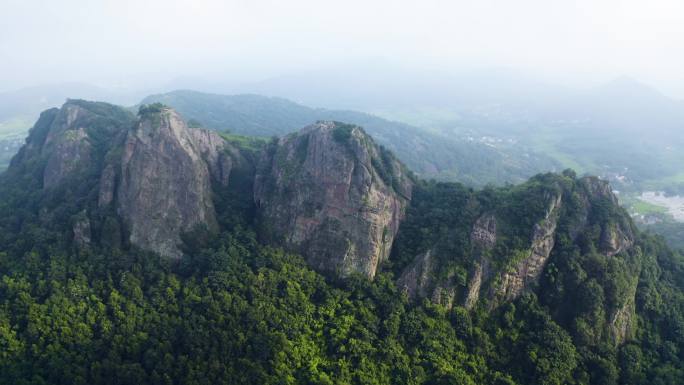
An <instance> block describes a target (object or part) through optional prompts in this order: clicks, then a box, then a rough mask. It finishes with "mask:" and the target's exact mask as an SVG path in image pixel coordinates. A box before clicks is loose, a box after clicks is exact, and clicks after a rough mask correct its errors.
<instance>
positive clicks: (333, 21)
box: [0, 0, 684, 98]
mask: <svg viewBox="0 0 684 385" xmlns="http://www.w3.org/2000/svg"><path fill="white" fill-rule="evenodd" d="M364 63H376V64H377V63H386V64H387V65H390V66H400V67H407V68H417V69H440V70H447V71H449V70H457V69H462V68H478V67H512V68H515V69H520V70H523V71H526V72H532V73H535V74H538V75H539V76H541V77H544V78H547V79H553V80H557V81H562V82H566V83H567V82H573V81H578V82H591V81H603V80H607V79H609V78H611V77H614V76H619V75H630V76H633V77H635V78H638V79H640V80H642V81H645V82H647V83H650V84H653V85H656V86H658V87H659V88H660V89H661V90H663V91H665V92H666V93H668V94H670V95H676V96H677V97H680V98H684V72H683V69H684V1H681V0H648V1H644V0H574V1H572V0H571V1H568V0H563V1H555V0H516V1H512V0H498V1H497V0H473V1H457V0H456V1H453V0H452V1H436V0H420V1H401V0H378V1H373V0H362V1H359V0H344V1H326V0H283V1H273V0H271V1H262V0H240V1H238V0H232V1H231V0H225V1H218V0H59V1H56V0H42V1H41V0H0V90H7V89H12V88H19V87H24V86H28V85H35V84H40V83H46V82H49V83H56V82H63V81H79V82H90V83H95V84H100V85H106V86H113V85H122V86H128V87H130V86H133V85H136V84H137V85H141V86H144V85H142V84H143V83H145V82H146V81H149V82H150V83H155V82H156V83H163V82H165V81H168V80H171V79H173V78H176V77H184V76H200V77H205V78H212V77H217V78H219V77H221V78H226V79H229V80H241V79H244V80H257V79H259V78H263V77H269V76H276V75H279V74H282V73H285V72H288V71H299V70H308V69H320V68H326V67H331V66H334V67H340V66H345V65H354V66H363V65H364Z"/></svg>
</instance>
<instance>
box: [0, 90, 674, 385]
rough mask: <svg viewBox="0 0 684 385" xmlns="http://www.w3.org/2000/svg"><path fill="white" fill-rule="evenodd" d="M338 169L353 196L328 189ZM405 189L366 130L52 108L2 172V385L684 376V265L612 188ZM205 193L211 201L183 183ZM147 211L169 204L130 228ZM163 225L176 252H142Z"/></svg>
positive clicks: (545, 181) (557, 180) (80, 106)
mask: <svg viewBox="0 0 684 385" xmlns="http://www.w3.org/2000/svg"><path fill="white" fill-rule="evenodd" d="M338 130H339V131H338ZM336 132H337V134H336ZM322 149H325V151H323V150H322ZM73 154H75V155H77V156H69V155H73ZM222 156H223V158H222ZM179 158H182V161H179ZM50 159H52V160H55V159H56V160H59V162H57V163H55V162H50V161H49V160H50ZM133 159H136V160H135V162H133ZM222 159H223V161H221V160H222ZM136 162H137V163H136ZM134 163H135V164H138V166H135V167H133V165H134ZM55 164H56V165H58V166H59V167H55V166H54V165H55ZM335 164H337V165H338V169H336V170H335V171H336V172H337V174H335V175H337V177H336V178H335V179H336V180H328V179H326V178H315V177H314V176H315V175H316V173H317V172H319V171H321V170H323V171H325V170H326V167H328V166H329V167H333V166H334V165H335ZM126 165H128V166H126ZM169 165H171V166H173V165H177V166H178V167H176V168H173V167H171V166H169ZM228 165H230V167H228ZM219 166H220V167H219ZM167 167H171V171H168V170H167ZM108 169H113V170H114V172H113V174H112V173H110V171H107V170H108ZM150 169H154V170H159V173H158V175H157V174H154V173H152V174H149V172H148V171H149V170H150ZM173 170H177V172H176V174H178V175H175V174H174V173H173ZM402 172H404V166H402V165H401V164H400V163H398V162H397V161H396V159H394V157H393V156H392V155H391V153H389V152H387V150H383V149H382V148H381V147H379V146H378V145H377V144H375V142H374V141H373V140H372V139H371V138H370V137H369V136H367V134H366V133H365V132H364V131H363V130H361V129H360V128H358V127H355V126H353V125H344V124H340V123H334V122H321V123H318V124H314V125H313V126H309V127H307V128H306V129H304V130H302V131H301V132H298V133H295V134H292V135H289V136H287V137H285V138H282V139H280V140H277V141H271V142H266V141H259V140H247V139H246V138H244V137H239V138H238V137H235V136H232V137H231V136H224V137H223V138H219V137H218V136H217V135H215V134H214V133H211V132H208V131H203V130H196V129H194V128H192V127H188V125H186V124H184V123H183V121H182V118H181V117H180V116H179V115H178V114H176V113H175V112H174V111H173V110H171V109H169V108H167V107H164V106H160V105H152V106H145V107H143V108H141V110H140V113H139V115H138V117H133V116H131V115H130V114H128V113H127V112H126V111H125V110H123V109H121V108H118V107H116V106H111V105H105V104H99V103H90V102H84V101H71V102H69V103H67V104H66V105H65V106H64V107H63V108H62V109H60V110H49V111H47V112H45V113H44V114H43V115H42V117H41V119H40V120H39V121H38V122H37V123H36V125H35V127H34V128H33V129H32V131H31V136H30V138H29V140H28V142H27V145H26V146H25V147H24V148H23V149H22V151H21V152H20V155H18V156H17V157H16V158H15V159H14V161H13V162H12V165H11V166H10V168H9V170H8V171H7V172H6V173H3V174H1V175H0V198H1V199H0V383H7V384H44V383H57V384H73V383H83V384H131V383H135V384H146V383H150V384H210V383H211V384H216V383H226V384H242V383H243V384H251V383H263V384H282V383H288V384H290V383H291V384H454V383H455V384H679V383H682V381H684V365H683V362H684V334H682V333H681V331H682V327H683V326H682V325H684V264H683V261H682V257H681V255H679V254H677V253H675V252H673V251H672V250H670V249H669V248H668V247H667V246H665V245H664V243H663V241H662V240H660V239H657V238H654V237H651V236H649V235H645V234H642V233H640V232H639V231H637V230H635V229H634V226H633V224H632V222H631V219H630V218H629V216H628V215H627V214H626V212H625V211H624V210H623V209H621V208H620V207H619V206H618V205H617V201H616V200H615V197H614V195H613V193H612V191H611V189H610V186H609V185H608V184H607V183H605V182H603V181H600V180H598V179H596V178H577V177H576V176H575V175H574V173H573V172H571V171H567V172H564V173H563V174H561V175H557V174H544V175H538V176H536V177H534V178H532V179H531V180H529V181H528V182H525V183H523V184H520V185H516V186H507V187H500V188H487V189H484V190H474V189H472V188H468V187H465V186H463V185H461V184H457V183H439V182H426V181H421V180H419V179H415V178H410V179H411V180H410V184H411V185H412V189H411V190H406V188H407V187H408V186H407V184H408V183H409V180H407V179H404V177H402V174H401V173H402ZM196 177H201V181H202V183H201V184H198V185H202V186H207V188H208V189H204V188H203V189H202V190H201V191H200V192H201V193H197V194H195V193H193V192H192V191H185V190H184V188H187V186H186V187H182V186H177V185H175V183H185V182H186V181H188V180H189V181H193V180H195V178H196ZM140 178H144V179H145V181H144V183H143V181H141V180H139V179H140ZM256 178H261V181H259V182H258V183H255V182H256V180H255V179H256ZM264 178H266V179H267V180H264ZM270 178H274V179H272V180H270V181H269V180H268V179H270ZM394 179H396V180H397V181H396V183H395V182H394ZM132 183H133V184H132ZM135 183H137V184H138V185H140V184H144V186H140V187H141V188H140V189H137V188H133V187H132V186H133V185H135ZM260 185H270V186H271V187H273V188H274V189H273V190H272V191H276V193H269V194H259V193H256V194H255V191H254V188H255V186H260ZM288 186H289V187H295V186H297V187H300V188H297V189H290V190H288ZM143 187H144V188H143ZM303 188H305V190H304V192H306V193H307V194H309V196H313V197H316V199H314V200H311V199H302V198H305V197H306V196H298V195H297V194H301V193H302V189H303ZM112 189H113V190H112ZM110 191H115V192H117V193H114V194H109V193H108V192H110ZM119 191H124V192H131V193H119ZM408 191H411V192H410V194H408ZM103 192H104V194H103ZM395 194H398V195H401V196H402V198H401V199H399V198H397V197H396V196H395ZM179 196H180V197H181V198H183V197H185V199H181V198H178V197H179ZM110 197H111V198H112V200H111V201H110V200H109V199H108V198H110ZM127 197H128V198H127ZM255 197H256V198H258V199H255ZM388 197H389V198H388ZM141 199H143V200H145V202H148V203H149V202H158V204H144V205H137V206H135V207H139V209H138V211H139V212H137V213H135V216H131V215H132V214H131V213H130V212H129V211H127V208H126V207H125V205H126V204H128V203H131V202H138V203H139V200H141ZM393 199H394V200H397V199H398V200H399V201H400V202H401V205H392V204H390V202H391V201H392V200H393ZM103 202H104V204H103ZM198 203H201V204H202V206H201V207H200V208H196V206H195V205H196V204H198ZM342 203H344V204H342ZM136 204H137V203H136ZM383 204H384V205H383ZM179 205H187V206H184V207H189V208H191V209H192V208H195V209H194V211H195V212H196V213H193V215H196V214H198V213H197V212H199V211H200V210H204V211H203V212H207V210H210V211H211V212H212V215H210V216H207V215H205V216H204V217H203V218H205V220H203V221H200V222H198V223H197V224H199V226H189V227H186V228H180V227H178V228H177V227H175V225H174V226H170V225H168V227H165V226H167V224H165V223H167V221H171V222H169V223H172V224H174V223H176V224H178V223H184V222H185V221H188V220H187V219H186V218H187V217H185V216H180V217H176V216H173V217H172V218H170V217H164V214H165V213H175V212H177V211H178V212H181V213H185V210H184V209H182V208H181V207H179ZM283 207H286V208H287V210H285V209H283ZM166 208H170V209H169V210H166ZM383 212H384V213H392V215H393V218H394V220H397V221H398V226H399V227H398V232H397V233H396V238H392V237H389V230H388V231H384V230H380V229H378V228H377V227H378V226H379V225H378V223H383V222H377V221H375V219H377V216H380V217H381V216H382V215H383ZM320 213H323V214H324V215H322V217H321V215H319V214H320ZM400 213H401V215H399V214H400ZM174 215H175V214H174ZM184 215H185V214H184ZM188 215H190V214H188ZM160 218H161V220H160ZM193 218H194V217H193ZM206 218H211V220H208V219H206ZM271 218H276V219H277V221H279V222H283V223H285V222H288V221H290V222H291V223H294V224H295V225H296V226H295V227H292V228H288V227H287V226H270V227H269V224H270V223H271V222H270V221H271V220H272V219H271ZM326 218H335V219H337V222H335V223H336V224H335V223H333V224H330V225H326V226H319V225H320V224H322V223H324V221H325V219H326ZM276 219H273V221H275V220H276ZM136 221H137V222H136ZM150 221H152V222H150ZM355 221H358V223H359V224H363V225H368V224H370V225H369V226H367V227H364V226H361V225H359V226H352V225H350V224H353V223H356V222H355ZM146 223H147V224H148V225H147V227H148V228H147V229H146V230H147V231H150V232H151V234H156V235H155V236H164V237H165V238H164V239H171V240H175V241H177V244H176V246H177V250H174V252H177V253H173V254H168V253H166V254H165V250H164V249H163V248H162V249H157V248H153V247H149V245H148V244H147V243H145V242H139V241H136V238H132V237H131V235H132V234H133V232H132V230H131V229H132V228H133V227H132V226H133V225H134V224H143V225H144V224H146ZM149 223H153V225H150V224H149ZM159 227H165V228H164V229H160V228H159ZM388 227H389V226H388ZM171 228H172V229H173V231H172V232H168V233H166V234H164V233H161V234H160V233H158V231H159V230H169V229H171ZM378 230H380V231H378ZM155 231H157V232H155ZM378 234H379V235H378ZM267 235H274V236H273V237H270V236H269V237H267ZM176 237H178V238H176ZM320 239H324V240H325V242H323V243H321V242H319V243H315V242H316V241H318V240H320ZM368 239H371V240H372V241H373V242H370V243H369V242H366V243H364V242H365V241H366V240H368ZM279 240H287V241H279ZM266 242H268V246H267V245H266V244H265V243H266ZM311 242H314V243H311ZM386 242H389V243H391V246H390V247H391V251H390V252H389V253H388V254H389V255H388V256H382V257H379V258H378V261H377V262H379V263H378V264H377V266H376V265H375V261H374V262H373V267H374V268H376V271H374V274H364V272H365V271H366V270H364V268H358V269H356V270H351V271H340V270H338V269H335V268H332V269H328V268H325V267H322V266H320V264H319V262H320V261H321V258H320V257H321V256H326V255H328V254H325V253H322V252H321V248H322V247H323V246H325V245H327V246H328V247H330V248H338V247H339V245H340V244H342V245H344V248H343V249H345V250H346V251H347V252H345V253H341V254H340V253H331V254H330V255H331V257H330V260H329V261H328V262H331V263H332V262H334V263H337V261H338V260H339V261H341V262H342V264H343V265H344V262H345V261H349V260H352V261H356V262H358V261H361V262H363V259H364V258H366V259H368V260H371V259H373V258H376V257H377V255H378V254H377V253H376V252H375V251H374V250H377V247H380V249H381V250H382V245H384V243H386ZM368 244H372V245H374V246H373V247H366V246H367V245H368ZM310 245H313V246H315V247H308V246H310ZM361 246H363V247H361ZM369 249H370V251H369ZM335 250H337V249H335ZM299 252H301V253H302V254H303V255H299V254H298V253H299ZM352 252H353V253H352ZM384 252H385V251H383V253H384ZM317 257H318V259H317ZM333 257H334V258H333ZM349 258H351V259H349ZM323 259H325V258H323ZM324 262H325V261H324ZM351 266H358V264H353V265H351ZM412 271H415V272H416V274H412V273H411V272H412ZM356 273H360V274H356ZM478 277H479V278H478ZM371 278H372V279H371ZM475 293H477V296H475Z"/></svg>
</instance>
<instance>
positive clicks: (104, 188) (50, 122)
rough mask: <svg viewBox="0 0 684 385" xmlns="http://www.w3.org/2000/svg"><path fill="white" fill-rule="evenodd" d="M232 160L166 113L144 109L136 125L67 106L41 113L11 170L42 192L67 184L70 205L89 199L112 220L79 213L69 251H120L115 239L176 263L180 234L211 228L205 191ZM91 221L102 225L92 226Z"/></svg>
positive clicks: (226, 149)
mask: <svg viewBox="0 0 684 385" xmlns="http://www.w3.org/2000/svg"><path fill="white" fill-rule="evenodd" d="M240 159H241V158H240V154H239V152H238V151H237V150H236V149H235V148H234V147H232V146H231V145H229V144H228V143H226V141H225V140H223V139H222V138H221V137H220V136H219V135H218V134H216V133H215V132H211V131H207V130H203V129H197V128H189V127H187V125H186V124H185V122H184V121H183V119H182V118H181V117H180V116H179V115H178V114H177V113H176V112H175V111H173V110H172V109H169V108H162V107H157V108H156V109H147V110H145V112H144V113H141V115H140V116H139V118H138V120H137V121H136V120H135V119H134V117H133V115H132V114H130V113H128V112H126V111H125V110H123V109H121V108H119V107H116V106H112V105H109V104H106V103H93V102H85V101H80V100H73V101H68V102H67V103H66V104H64V106H63V107H62V108H60V109H52V110H48V111H46V112H44V113H43V114H42V115H41V118H40V119H39V120H38V122H37V123H36V125H35V126H34V128H33V129H32V130H31V133H30V135H29V138H28V139H27V143H26V145H25V146H24V148H23V149H22V150H21V151H20V154H18V155H17V157H15V159H14V160H13V162H12V165H11V168H14V169H19V168H21V167H37V169H38V170H39V171H40V173H41V180H42V189H43V190H44V191H45V192H46V194H48V193H50V191H51V190H53V189H54V188H56V187H59V186H64V185H65V184H68V185H69V186H68V187H67V189H68V190H69V191H70V193H71V194H75V195H78V196H77V197H76V198H75V199H79V200H81V201H84V202H85V201H87V199H90V198H89V197H90V196H95V197H96V200H97V202H95V203H96V205H97V206H99V208H100V211H101V212H109V213H114V214H115V217H107V218H92V216H93V215H100V214H96V213H93V212H90V211H89V210H86V206H87V205H84V207H79V208H78V209H79V211H78V212H76V213H74V214H73V218H72V221H73V223H74V224H73V229H72V232H73V234H74V238H73V240H74V243H75V244H76V245H77V246H79V247H83V246H85V245H88V244H90V243H91V242H92V240H93V239H105V238H106V239H109V238H112V239H109V240H108V241H107V242H106V243H108V244H112V245H120V244H121V241H120V238H121V237H122V236H123V237H125V238H126V239H125V242H123V243H124V244H131V245H134V246H137V247H139V248H141V249H144V250H150V251H154V252H157V253H159V254H160V255H163V256H167V257H171V258H180V256H181V255H182V253H181V251H180V249H179V244H180V243H181V235H182V234H183V233H185V232H188V231H191V230H194V229H196V228H198V227H201V228H205V229H208V230H210V231H212V230H216V228H217V220H216V213H215V209H214V204H213V197H212V186H214V184H216V185H217V186H223V187H225V186H227V185H228V180H229V176H230V173H231V170H232V168H233V162H234V161H235V160H238V161H240ZM89 188H92V190H90V191H88V189H89ZM41 216H42V217H44V218H49V217H50V213H49V212H46V211H45V210H43V212H42V213H41ZM91 219H98V220H96V221H95V222H96V223H105V224H106V225H104V228H92V227H91V222H92V221H91ZM105 233H107V234H105ZM110 233H111V234H110ZM119 233H120V235H116V234H119ZM115 238H119V239H115Z"/></svg>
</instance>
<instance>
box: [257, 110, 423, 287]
mask: <svg viewBox="0 0 684 385" xmlns="http://www.w3.org/2000/svg"><path fill="white" fill-rule="evenodd" d="M411 188H412V182H411V180H410V179H409V177H408V176H407V174H406V170H405V168H404V167H403V166H402V165H401V164H400V163H399V162H398V161H397V160H396V159H394V157H393V156H392V155H391V154H389V153H387V152H386V151H384V150H382V149H381V148H379V147H378V146H376V145H375V144H374V142H373V141H372V139H371V138H370V137H368V136H367V135H366V134H365V133H364V132H363V131H362V130H361V129H360V128H359V127H355V126H350V125H345V124H341V123H334V122H319V123H317V124H315V125H312V126H309V127H306V128H304V129H303V130H301V131H300V132H299V133H297V134H294V135H289V136H286V137H284V138H282V139H280V140H279V141H278V143H277V144H274V145H273V146H272V147H271V148H270V150H269V151H267V153H266V154H264V156H263V158H262V160H261V161H260V165H259V167H258V172H257V175H256V179H255V187H254V199H255V202H256V205H257V207H258V210H259V215H260V218H261V223H262V224H263V226H262V237H263V238H264V239H266V240H267V241H269V242H276V243H278V244H281V243H280V242H279V241H282V244H283V245H285V246H286V247H287V248H289V249H290V250H295V251H298V252H301V253H302V254H303V255H304V256H305V257H306V258H307V260H308V262H309V263H310V264H311V266H312V267H314V268H315V269H317V270H319V271H325V272H332V273H335V274H339V275H342V276H346V275H349V274H351V273H360V274H362V275H364V276H367V277H369V278H372V277H373V276H374V275H375V272H376V270H377V268H378V264H379V263H380V262H381V261H383V260H385V259H387V257H388V255H389V252H390V248H391V246H392V241H393V239H394V236H395V235H396V233H397V230H398V228H399V223H400V221H401V219H402V218H403V216H404V210H405V207H406V205H407V203H408V201H409V199H410V197H411Z"/></svg>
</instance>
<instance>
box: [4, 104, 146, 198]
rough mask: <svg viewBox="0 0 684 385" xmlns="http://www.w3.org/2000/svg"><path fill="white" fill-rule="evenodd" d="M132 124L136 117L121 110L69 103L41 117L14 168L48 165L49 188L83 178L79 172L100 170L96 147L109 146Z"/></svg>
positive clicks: (46, 184) (45, 176)
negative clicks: (26, 165)
mask: <svg viewBox="0 0 684 385" xmlns="http://www.w3.org/2000/svg"><path fill="white" fill-rule="evenodd" d="M132 121H133V117H132V115H131V114H129V113H128V112H126V111H125V110H123V109H121V108H119V107H116V106H112V105H109V104H106V103H95V102H85V101H82V100H69V101H67V102H66V103H65V104H64V105H63V106H62V108H60V109H51V110H47V111H45V112H43V113H42V114H41V116H40V118H39V119H38V122H36V124H35V125H34V127H33V128H32V129H31V132H30V133H29V137H28V139H27V142H26V146H24V148H22V150H21V151H20V153H19V154H18V155H17V156H16V157H15V159H14V160H13V161H12V165H13V166H18V165H19V164H21V163H25V162H29V161H31V162H38V163H40V164H44V167H43V171H42V176H43V177H42V181H43V187H44V188H46V189H49V188H52V187H54V186H57V185H59V184H60V183H61V182H62V181H64V180H65V179H67V178H68V177H78V178H80V179H82V177H83V176H82V175H80V174H79V173H82V172H84V171H86V170H91V171H97V170H94V168H96V167H97V164H98V163H99V160H100V159H101V156H102V154H101V149H96V148H95V147H97V146H102V147H104V146H106V145H108V142H109V141H110V140H111V138H113V137H114V136H116V135H117V134H119V133H121V132H124V131H125V130H126V129H128V127H130V124H131V123H132ZM103 144H104V146H103Z"/></svg>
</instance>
